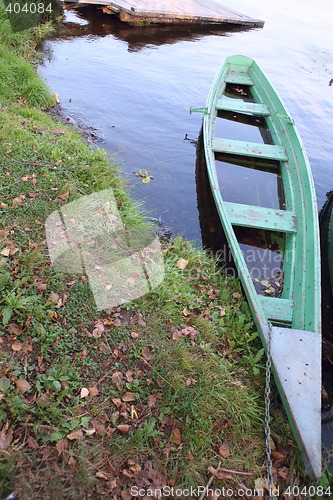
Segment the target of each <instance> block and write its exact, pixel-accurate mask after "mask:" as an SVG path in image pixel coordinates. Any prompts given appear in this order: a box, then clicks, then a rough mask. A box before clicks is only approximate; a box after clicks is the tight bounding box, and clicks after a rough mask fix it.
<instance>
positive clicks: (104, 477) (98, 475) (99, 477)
mask: <svg viewBox="0 0 333 500" xmlns="http://www.w3.org/2000/svg"><path fill="white" fill-rule="evenodd" d="M95 476H96V477H97V479H104V481H108V480H109V478H108V476H107V475H106V474H104V472H102V471H98V472H96V474H95Z"/></svg>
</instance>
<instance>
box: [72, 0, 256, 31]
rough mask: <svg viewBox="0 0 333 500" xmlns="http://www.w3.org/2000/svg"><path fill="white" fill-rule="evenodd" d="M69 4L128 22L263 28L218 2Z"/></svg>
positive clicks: (93, 0)
mask: <svg viewBox="0 0 333 500" xmlns="http://www.w3.org/2000/svg"><path fill="white" fill-rule="evenodd" d="M65 2H66V3H71V2H73V3H75V4H95V5H103V6H107V7H108V8H109V9H110V11H112V12H114V13H116V14H118V15H119V17H120V19H121V20H122V21H125V22H129V23H131V22H133V23H135V22H144V21H146V22H148V23H152V24H154V23H157V24H158V23H159V24H161V23H184V22H187V23H195V24H224V23H232V24H239V25H244V26H257V27H262V26H263V25H264V22H263V21H261V20H258V19H252V18H251V17H248V16H246V15H244V14H241V13H239V12H236V11H234V10H232V9H229V8H228V7H225V6H223V5H221V4H220V3H218V2H216V1H215V0H115V1H113V0H65Z"/></svg>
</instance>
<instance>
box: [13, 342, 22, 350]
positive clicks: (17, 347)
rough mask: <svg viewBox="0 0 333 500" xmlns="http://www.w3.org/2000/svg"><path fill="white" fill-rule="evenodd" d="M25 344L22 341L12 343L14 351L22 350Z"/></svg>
mask: <svg viewBox="0 0 333 500" xmlns="http://www.w3.org/2000/svg"><path fill="white" fill-rule="evenodd" d="M22 346H23V344H22V343H21V342H14V343H13V344H12V349H13V351H20V350H21V349H22Z"/></svg>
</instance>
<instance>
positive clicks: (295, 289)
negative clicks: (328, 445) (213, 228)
mask: <svg viewBox="0 0 333 500" xmlns="http://www.w3.org/2000/svg"><path fill="white" fill-rule="evenodd" d="M230 85H232V86H234V87H235V86H236V87H235V90H236V91H239V92H242V91H243V89H247V90H246V92H247V91H248V92H249V94H250V95H251V102H249V100H245V99H244V100H241V99H238V98H237V99H233V98H231V99H230V98H226V96H225V94H226V93H227V89H228V86H230ZM246 92H245V93H246ZM243 93H244V92H243ZM221 112H222V114H223V113H230V112H231V113H233V112H235V113H239V115H240V116H242V117H244V116H245V117H249V116H250V117H260V119H264V120H265V122H266V124H267V129H268V133H269V136H270V138H271V142H270V143H268V144H267V143H266V144H265V143H264V144H258V143H249V142H244V141H236V140H230V139H226V138H223V137H217V135H216V129H217V121H218V120H220V116H221ZM203 136H204V150H205V159H206V164H207V170H208V176H209V181H210V185H211V190H212V193H213V197H214V200H215V204H216V207H217V211H218V213H219V217H220V220H221V223H222V226H223V228H224V231H225V234H226V236H227V239H228V244H229V246H230V249H231V252H232V255H233V259H234V262H235V265H236V267H237V270H238V274H239V277H240V280H241V282H242V285H243V289H244V292H245V294H246V296H247V299H248V302H249V305H250V308H251V311H252V314H253V316H254V319H255V321H256V325H257V328H258V331H259V333H260V335H261V339H262V342H263V345H264V347H265V348H266V350H267V346H268V343H269V342H270V343H271V354H272V361H273V371H274V375H275V379H276V383H277V386H278V388H279V391H280V394H281V398H282V400H283V402H284V406H285V408H286V411H287V414H288V417H289V419H290V423H291V425H292V428H293V431H294V435H295V438H296V440H297V442H298V444H299V446H300V448H301V451H302V453H303V456H304V457H305V463H306V465H307V470H308V473H309V474H310V475H312V476H315V477H320V475H321V427H320V422H321V375H320V374H321V292H320V284H321V280H320V244H319V228H318V215H317V206H316V201H315V191H314V185H313V180H312V176H311V170H310V166H309V163H308V159H307V156H306V153H305V150H304V147H303V145H302V142H301V139H300V137H299V135H298V133H297V131H296V128H295V125H294V122H293V120H292V118H291V117H290V116H289V113H288V111H287V109H286V107H285V106H284V105H283V103H282V102H281V100H280V99H279V97H278V96H277V94H276V92H275V91H274V89H273V87H272V86H271V85H270V83H269V82H268V80H267V78H266V77H265V75H264V74H263V73H262V71H261V70H260V68H259V67H258V65H257V64H256V63H255V61H253V59H250V58H247V57H245V56H232V57H229V58H227V60H226V62H225V63H224V65H223V66H222V68H221V70H220V71H219V73H218V75H217V76H216V78H215V81H214V83H213V85H212V88H211V91H210V93H209V96H208V100H207V104H206V108H205V109H204V124H203ZM219 154H222V155H224V156H227V157H228V158H232V159H233V160H232V161H234V159H235V158H236V159H239V158H242V157H244V158H247V159H248V158H252V159H254V160H255V161H258V162H262V160H263V159H264V160H265V161H267V162H268V165H270V163H269V162H275V163H276V164H277V165H278V166H279V171H280V175H281V179H282V185H283V191H284V205H283V207H279V208H275V209H272V208H269V207H265V206H263V207H262V206H259V205H258V206H249V205H246V204H241V203H230V202H228V201H226V200H225V199H224V198H223V196H222V191H223V189H222V187H223V186H221V182H220V180H219V179H220V177H221V176H219V175H218V171H217V169H218V167H217V162H216V157H217V155H219ZM236 228H237V232H238V234H239V231H241V230H242V228H251V229H254V230H258V231H267V232H274V233H277V234H281V235H283V238H284V241H285V247H284V253H283V256H284V258H283V276H284V282H283V287H281V288H282V293H281V294H280V295H279V296H274V297H272V296H265V295H262V294H259V293H257V290H256V287H255V283H254V279H253V276H251V273H250V270H249V267H248V265H247V263H246V260H245V258H244V255H243V252H242V250H241V246H240V244H239V241H238V238H237V236H236Z"/></svg>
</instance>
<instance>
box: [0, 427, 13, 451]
mask: <svg viewBox="0 0 333 500" xmlns="http://www.w3.org/2000/svg"><path fill="white" fill-rule="evenodd" d="M12 439H13V431H12V429H8V431H6V430H5V429H2V431H0V450H5V449H6V448H8V446H9V445H10V443H11V441H12Z"/></svg>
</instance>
